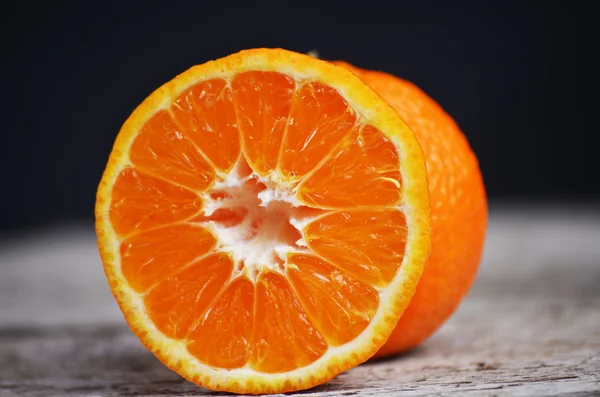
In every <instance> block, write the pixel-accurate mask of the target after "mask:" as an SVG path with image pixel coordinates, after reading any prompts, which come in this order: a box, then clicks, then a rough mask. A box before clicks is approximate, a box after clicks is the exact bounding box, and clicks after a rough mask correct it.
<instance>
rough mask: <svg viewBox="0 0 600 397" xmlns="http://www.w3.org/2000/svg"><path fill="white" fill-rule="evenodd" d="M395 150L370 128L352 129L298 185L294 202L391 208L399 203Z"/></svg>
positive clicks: (378, 133) (387, 140)
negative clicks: (385, 206)
mask: <svg viewBox="0 0 600 397" xmlns="http://www.w3.org/2000/svg"><path fill="white" fill-rule="evenodd" d="M399 167H400V161H399V159H398V154H397V151H396V147H395V146H394V144H393V143H392V142H391V140H390V139H389V138H387V137H386V136H385V135H384V134H383V133H382V132H381V131H379V130H377V129H376V128H375V127H372V126H369V125H367V126H363V127H362V128H357V129H355V130H354V131H353V132H352V133H351V134H349V135H348V136H347V137H346V138H344V140H343V141H342V142H341V144H340V145H339V146H338V147H336V148H335V150H334V151H333V152H332V153H331V155H330V156H329V158H328V159H327V161H326V162H325V163H324V164H323V165H322V166H320V167H319V168H318V169H317V170H316V171H315V172H314V173H312V174H311V175H310V176H308V178H307V179H305V180H304V181H303V182H302V184H301V185H300V189H299V193H298V198H299V199H300V200H301V201H303V202H305V203H307V204H309V205H315V206H319V207H327V208H349V207H355V206H384V205H394V204H396V203H398V202H399V201H400V183H401V182H400V181H401V177H400V168H399Z"/></svg>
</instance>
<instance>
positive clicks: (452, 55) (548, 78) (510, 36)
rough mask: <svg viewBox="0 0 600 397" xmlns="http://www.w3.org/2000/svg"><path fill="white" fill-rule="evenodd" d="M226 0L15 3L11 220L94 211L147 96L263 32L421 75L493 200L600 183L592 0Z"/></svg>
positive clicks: (6, 149) (598, 189)
mask: <svg viewBox="0 0 600 397" xmlns="http://www.w3.org/2000/svg"><path fill="white" fill-rule="evenodd" d="M217 3H218V4H211V5H206V4H205V2H202V1H196V2H189V3H187V4H185V2H181V1H171V2H169V1H160V2H152V1H148V2H144V3H138V4H135V5H134V4H133V3H126V2H122V3H120V4H119V5H115V6H110V5H107V3H104V2H99V3H98V4H102V7H101V8H100V7H98V6H94V5H91V2H90V3H88V2H82V1H78V2H63V3H60V4H59V3H54V4H50V2H48V4H43V3H42V2H40V3H39V4H38V3H32V2H25V1H21V2H17V1H14V2H13V4H12V5H11V4H8V5H7V4H6V3H4V5H3V6H2V9H3V11H2V12H1V13H0V15H1V16H0V18H1V21H2V64H1V68H2V70H1V71H2V76H3V80H4V81H3V84H2V87H3V90H2V91H3V92H2V122H1V124H0V126H1V128H2V146H1V147H2V148H3V150H2V160H1V161H2V167H3V168H2V172H3V177H2V182H1V185H0V186H2V187H1V188H0V189H1V190H2V193H1V194H0V204H1V207H0V208H2V209H3V215H2V218H0V230H4V232H10V231H12V230H16V229H22V228H27V227H36V226H38V225H43V224H47V223H49V222H58V221H65V220H71V219H79V218H81V219H88V220H91V219H92V217H93V203H94V195H95V189H96V186H97V183H98V181H99V178H100V176H101V173H102V170H103V167H104V163H105V161H106V159H107V157H108V154H109V151H110V148H111V146H112V142H113V139H114V137H115V134H116V133H117V131H118V129H119V127H120V125H121V123H122V122H123V121H124V120H125V118H126V117H127V116H128V115H129V113H130V112H131V111H132V110H133V109H134V107H135V106H136V105H137V104H138V103H139V102H140V101H141V100H142V99H143V98H144V97H145V96H146V95H148V94H149V93H150V92H151V91H153V90H154V89H155V88H157V87H158V86H159V85H161V84H162V83H164V82H165V81H167V80H169V79H171V78H172V77H174V76H175V75H176V74H178V73H180V72H182V71H184V70H185V69H187V68H188V67H190V66H192V65H193V64H197V63H202V62H205V61H207V60H210V59H214V58H217V57H221V56H224V55H227V54H229V53H232V52H235V51H238V50H240V49H243V48H250V47H260V46H265V47H284V48H287V49H291V50H296V51H300V52H306V51H309V50H312V49H316V50H318V51H319V53H320V55H321V56H322V57H324V58H329V59H346V60H348V61H350V62H352V63H354V64H356V65H358V66H361V67H365V68H372V69H381V70H385V71H388V72H392V73H395V74H397V75H399V76H401V77H404V78H406V79H409V80H412V81H413V82H415V83H416V84H418V85H419V86H421V87H422V88H423V89H424V90H425V91H426V92H428V93H429V94H430V95H432V96H433V97H434V98H435V99H436V100H438V102H440V104H441V105H442V106H443V107H444V108H445V109H446V110H447V111H448V112H449V113H450V114H451V115H452V116H453V117H454V118H455V119H456V121H457V122H458V123H459V125H460V126H461V127H462V129H463V130H464V132H465V133H466V135H467V137H468V139H469V141H470V142H471V145H472V146H473V148H474V150H475V151H476V153H477V154H478V156H479V158H480V163H481V167H482V170H483V173H484V178H485V181H486V186H487V189H488V193H489V196H490V199H491V201H492V202H494V201H500V200H504V199H510V200H530V201H531V200H533V201H534V202H538V201H540V200H546V201H547V200H561V201H562V200H580V199H598V198H600V184H599V183H598V181H599V178H598V177H597V174H596V173H595V169H594V167H592V164H593V162H592V154H593V146H594V145H593V142H592V141H591V135H592V129H597V124H598V123H597V122H595V121H594V120H593V118H592V117H593V113H594V112H595V109H594V108H592V106H593V103H594V100H593V99H592V98H594V95H595V90H594V88H593V86H594V83H595V76H594V75H593V74H594V69H595V68H594V66H593V63H592V60H593V59H594V58H595V57H596V56H597V55H594V51H597V49H596V50H594V46H593V37H594V36H593V34H592V31H591V30H592V26H591V24H592V17H593V13H592V12H591V10H590V9H585V8H584V7H583V6H582V5H584V4H586V3H584V2H579V3H577V2H574V1H571V2H552V1H546V2H531V1H529V2H528V1H502V2H500V1H491V2H472V3H460V5H457V4H459V3H458V2H431V1H420V2H415V1H414V0H413V1H390V2H389V4H394V6H393V7H391V6H390V7H387V8H383V7H378V6H376V5H373V4H374V3H373V2H371V1H369V2H363V3H362V4H363V7H362V8H357V7H355V6H354V5H353V4H354V3H352V2H344V3H338V4H339V5H337V6H334V5H332V4H329V3H327V2H320V4H319V6H318V7H314V8H294V7H292V6H285V5H282V4H284V2H272V3H269V2H260V3H251V2H246V3H242V4H246V5H245V6H244V7H239V8H238V7H234V6H233V4H232V3H231V2H225V1H222V2H217ZM450 3H453V4H454V5H450ZM302 4H306V3H302ZM356 4H359V3H356ZM307 7H308V6H307Z"/></svg>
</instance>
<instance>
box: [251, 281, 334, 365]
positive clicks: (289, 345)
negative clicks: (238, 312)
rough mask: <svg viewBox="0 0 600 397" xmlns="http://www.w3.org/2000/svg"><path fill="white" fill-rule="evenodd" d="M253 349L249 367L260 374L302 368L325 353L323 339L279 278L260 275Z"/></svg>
mask: <svg viewBox="0 0 600 397" xmlns="http://www.w3.org/2000/svg"><path fill="white" fill-rule="evenodd" d="M254 327H255V330H254V347H253V349H252V359H251V361H250V365H251V367H252V368H253V369H255V370H257V371H261V372H270V373H276V372H286V371H290V370H292V369H294V368H300V367H304V366H306V365H308V364H310V363H312V362H314V361H315V360H317V359H318V358H319V357H321V356H322V355H323V354H324V353H325V351H326V350H327V343H326V342H325V339H324V338H323V336H322V335H321V334H320V333H319V331H318V330H317V329H316V328H315V327H314V325H313V324H312V321H311V319H310V318H309V317H308V315H307V313H306V310H305V309H304V306H302V304H301V303H300V301H299V300H298V296H297V295H296V294H295V293H294V291H293V290H292V288H291V286H290V284H289V282H288V281H287V280H286V279H285V278H284V277H283V276H281V275H279V274H276V273H272V272H267V273H263V274H262V275H261V276H260V278H259V279H258V282H257V284H256V314H255V325H254Z"/></svg>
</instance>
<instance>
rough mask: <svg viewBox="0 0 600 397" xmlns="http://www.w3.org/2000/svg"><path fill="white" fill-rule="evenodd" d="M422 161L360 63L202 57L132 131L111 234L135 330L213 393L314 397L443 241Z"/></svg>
mask: <svg viewBox="0 0 600 397" xmlns="http://www.w3.org/2000/svg"><path fill="white" fill-rule="evenodd" d="M429 223H430V221H429V197H428V187H427V178H426V170H425V163H424V157H423V153H422V151H421V149H420V147H419V145H418V143H417V141H416V139H415V137H414V135H413V133H412V131H411V130H410V129H409V128H408V127H407V126H406V125H405V124H404V122H403V121H402V120H401V119H400V117H399V116H398V114H397V113H396V112H395V111H394V110H393V109H392V108H391V107H390V106H389V105H388V104H387V103H386V102H385V101H383V100H382V99H381V98H380V97H379V96H377V95H376V94H375V93H374V92H373V91H372V90H371V89H370V88H369V87H368V86H366V85H365V84H364V83H362V82H361V81H360V80H359V79H358V78H357V77H356V76H354V75H353V74H352V73H351V72H349V71H348V70H346V69H344V68H342V67H338V66H335V65H332V64H330V63H327V62H324V61H320V60H317V59H314V58H312V57H310V56H307V55H301V54H297V53H293V52H289V51H285V50H281V49H255V50H247V51H242V52H240V53H238V54H234V55H230V56H228V57H225V58H222V59H219V60H217V61H212V62H208V63H206V64H203V65H200V66H195V67H193V68H191V69H189V70H188V71H186V72H185V73H183V74H181V75H179V76H178V77H176V78H175V79H174V80H172V81H170V82H169V83H166V84H165V85H163V86H162V87H161V88H159V89H158V90H157V91H155V92H154V93H153V94H152V95H150V96H149V97H148V98H147V99H146V100H144V102H143V103H142V104H141V105H140V106H139V107H138V108H137V109H136V110H135V111H134V112H133V114H132V115H131V116H130V117H129V119H128V120H127V121H126V122H125V124H124V125H123V127H122V129H121V131H120V133H119V135H118V137H117V139H116V142H115V144H114V148H113V150H112V153H111V154H110V158H109V161H108V165H107V167H106V170H105V172H104V175H103V177H102V180H101V182H100V186H99V188H98V194H97V202H96V229H97V234H98V245H99V250H100V254H101V256H102V260H103V263H104V269H105V272H106V275H107V278H108V280H109V283H110V287H111V289H112V292H113V294H114V296H115V298H116V299H117V301H118V303H119V305H120V307H121V309H122V311H123V313H124V315H125V318H126V320H127V322H128V323H129V325H130V327H131V329H132V330H133V332H134V333H135V334H136V335H137V336H138V337H139V338H140V339H141V341H142V343H143V344H144V345H145V346H146V347H147V348H148V349H149V350H151V351H152V352H153V353H154V354H155V355H156V356H157V357H158V358H159V359H160V360H161V361H162V362H163V363H164V364H165V365H167V366H168V367H169V368H171V369H173V370H174V371H176V372H177V373H179V374H181V375H182V376H183V377H185V378H187V379H189V380H190V381H192V382H195V383H197V384H198V385H201V386H205V387H207V388H210V389H214V390H225V391H230V392H237V393H274V392H286V391H292V390H299V389H306V388H309V387H312V386H315V385H317V384H319V383H322V382H325V381H327V380H329V379H331V378H333V377H334V376H336V375H337V374H339V373H340V372H342V371H345V370H347V369H349V368H352V367H354V366H356V365H358V364H359V363H361V362H363V361H365V360H367V359H368V358H369V357H371V356H372V355H373V354H374V353H375V352H376V351H377V350H378V349H379V348H380V347H381V346H382V345H383V343H385V341H386V340H387V338H388V336H389V335H390V333H391V332H392V330H393V329H394V326H395V325H396V323H397V321H398V319H399V317H400V316H401V314H402V312H403V310H404V309H405V307H406V306H407V304H408V302H409V300H410V298H411V296H412V295H413V293H414V291H415V287H416V284H417V282H418V279H419V277H420V274H421V272H422V270H423V264H424V262H425V260H426V257H427V254H428V251H429V246H430V225H429Z"/></svg>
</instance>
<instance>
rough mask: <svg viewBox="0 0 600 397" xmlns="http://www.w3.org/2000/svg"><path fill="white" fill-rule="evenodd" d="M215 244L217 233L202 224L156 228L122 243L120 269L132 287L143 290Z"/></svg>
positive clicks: (139, 290) (204, 252) (187, 263)
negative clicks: (211, 231)
mask: <svg viewBox="0 0 600 397" xmlns="http://www.w3.org/2000/svg"><path fill="white" fill-rule="evenodd" d="M214 246H215V238H214V236H213V235H212V234H210V232H208V231H207V230H206V229H204V228H202V227H199V226H192V225H188V224H179V225H174V226H167V227H163V228H160V229H154V230H152V231H149V232H146V233H141V234H137V235H135V236H133V237H130V238H128V239H126V240H124V241H123V242H122V243H121V249H120V254H121V270H122V271H123V275H124V276H125V278H126V279H127V281H128V282H129V284H130V285H131V287H132V288H133V289H135V290H136V291H138V292H143V291H146V290H147V289H148V288H150V287H151V286H152V285H154V284H156V283H157V282H159V281H161V280H163V279H165V278H167V277H168V276H169V275H171V274H173V273H175V272H176V271H177V270H179V269H181V268H182V267H183V266H186V265H189V264H190V263H191V262H192V261H193V260H195V259H197V258H199V257H201V256H202V255H204V254H206V253H207V252H209V251H210V250H211V249H212V248H213V247H214Z"/></svg>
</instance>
